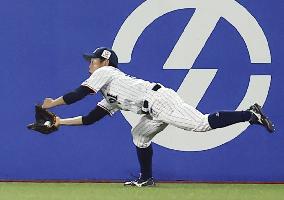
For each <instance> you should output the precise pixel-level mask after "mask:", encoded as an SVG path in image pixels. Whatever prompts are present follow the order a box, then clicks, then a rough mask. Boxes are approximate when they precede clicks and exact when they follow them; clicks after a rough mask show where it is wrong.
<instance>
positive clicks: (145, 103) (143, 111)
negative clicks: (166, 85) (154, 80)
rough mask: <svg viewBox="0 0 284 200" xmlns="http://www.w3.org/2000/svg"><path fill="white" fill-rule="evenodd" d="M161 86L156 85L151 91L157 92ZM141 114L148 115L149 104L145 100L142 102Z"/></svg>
mask: <svg viewBox="0 0 284 200" xmlns="http://www.w3.org/2000/svg"><path fill="white" fill-rule="evenodd" d="M161 87H162V86H161V85H160V84H156V85H155V86H154V87H153V88H152V90H153V91H158V90H159V89H160V88H161ZM142 113H143V114H149V102H148V101H147V100H144V102H143V106H142Z"/></svg>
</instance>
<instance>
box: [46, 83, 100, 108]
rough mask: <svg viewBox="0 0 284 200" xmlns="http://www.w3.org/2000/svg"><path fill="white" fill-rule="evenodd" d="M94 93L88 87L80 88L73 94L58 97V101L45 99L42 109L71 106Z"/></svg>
mask: <svg viewBox="0 0 284 200" xmlns="http://www.w3.org/2000/svg"><path fill="white" fill-rule="evenodd" d="M91 93H94V91H93V90H92V89H90V88H88V87H86V86H82V85H81V86H80V87H78V88H77V89H75V90H74V91H72V92H69V93H67V94H65V95H64V96H61V97H58V98H57V99H52V98H45V100H44V102H43V104H42V107H43V108H52V107H55V106H60V105H65V104H67V105H70V104H73V103H75V102H77V101H79V100H81V99H83V98H84V97H85V96H87V95H88V94H91Z"/></svg>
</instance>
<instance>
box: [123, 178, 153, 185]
mask: <svg viewBox="0 0 284 200" xmlns="http://www.w3.org/2000/svg"><path fill="white" fill-rule="evenodd" d="M124 186H136V187H153V186H156V183H155V181H154V179H153V177H151V178H148V179H147V180H143V179H141V178H138V179H137V180H134V181H127V182H125V183H124Z"/></svg>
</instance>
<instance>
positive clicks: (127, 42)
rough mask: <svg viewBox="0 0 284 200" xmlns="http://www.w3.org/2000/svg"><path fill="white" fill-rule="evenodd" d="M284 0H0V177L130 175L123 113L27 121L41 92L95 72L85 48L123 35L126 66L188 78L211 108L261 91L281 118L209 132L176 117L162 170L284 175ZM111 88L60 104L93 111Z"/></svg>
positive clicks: (181, 175)
mask: <svg viewBox="0 0 284 200" xmlns="http://www.w3.org/2000/svg"><path fill="white" fill-rule="evenodd" d="M283 8H284V3H283V1H275V0H274V1H268V0H260V1H257V3H256V2H255V1H244V0H240V1H238V2H235V1H232V0H216V1H214V3H212V1H211V0H207V1H206V0H204V1H201V0H200V1H193V0H187V1H184V0H177V1H169V0H163V1H162V0H148V1H142V0H138V1H133V0H123V1H113V0H109V1H97V0H83V1H74V0H72V1H70V0H68V1H67V0H60V1H58V0H47V1H39V0H25V1H20V0H9V1H8V0H3V1H1V6H0V15H1V17H0V26H1V29H0V44H1V48H0V53H1V59H0V70H1V73H0V76H1V77H0V83H1V105H2V106H1V110H2V112H1V113H2V114H1V122H2V123H1V127H2V128H1V131H0V160H1V161H0V162H1V164H0V179H2V180H3V179H4V180H39V179H44V180H83V179H92V180H93V179H96V180H101V179H103V180H120V179H128V178H130V177H131V176H132V175H133V174H134V175H136V174H137V173H138V172H139V170H138V162H137V158H136V152H135V148H134V145H133V143H132V138H131V126H132V125H133V123H134V122H130V123H128V121H127V120H126V119H125V117H124V115H123V114H125V113H123V114H122V113H120V112H118V113H116V114H115V115H114V116H113V117H106V118H105V119H103V120H101V121H100V122H98V123H96V124H94V125H91V126H86V127H83V126H81V127H79V126H78V127H67V126H64V127H61V128H60V130H59V131H58V132H56V133H54V134H51V135H41V134H37V133H35V132H32V131H29V130H28V129H27V128H26V125H27V124H28V123H30V122H32V121H33V120H34V116H33V115H34V104H35V103H39V102H42V101H43V99H44V98H45V97H52V98H56V97H58V96H61V95H63V94H65V93H66V92H69V91H71V90H73V89H74V88H76V87H78V86H79V85H80V83H81V82H83V81H84V80H85V79H86V78H88V63H86V62H85V61H84V60H83V58H82V53H85V52H90V51H92V50H94V49H96V48H97V47H99V46H108V47H112V46H113V48H114V49H115V50H116V51H117V53H118V55H119V59H120V63H121V64H120V68H121V70H123V71H125V72H126V73H129V74H131V75H133V76H136V77H139V78H143V79H146V80H150V81H153V82H160V83H162V84H163V85H165V86H168V87H171V88H173V89H175V90H179V91H180V94H181V96H182V97H183V98H185V100H186V101H187V102H189V103H191V104H192V105H194V106H195V105H197V108H198V109H199V110H200V111H201V112H203V113H210V112H215V111H218V110H235V109H241V108H244V107H246V106H248V104H249V103H252V102H254V101H259V102H260V103H261V104H263V105H264V110H265V112H266V113H267V114H268V115H269V116H270V118H271V119H272V120H273V121H274V123H275V125H276V133H275V134H268V133H267V132H266V130H265V129H263V128H262V127H259V126H252V127H248V128H246V126H247V124H243V125H240V126H236V127H235V128H232V129H224V130H220V131H219V132H211V133H210V132H208V133H200V135H198V134H199V133H192V132H182V131H181V130H178V129H173V128H171V127H170V128H169V129H168V130H167V129H166V130H165V132H162V133H160V134H159V135H158V136H157V138H156V139H155V143H156V144H154V160H153V168H154V175H155V178H156V179H159V180H191V181H260V182H265V181H272V182H274V181H275V182H283V181H284V170H283V169H284V154H283V152H284V136H283V129H284V126H283V121H284V114H283V102H282V101H283V97H284V95H283V94H284V90H283V88H284V87H283V78H282V75H283V73H284V68H283V66H282V65H283V39H284V38H283V22H282V20H283V17H284V16H283V14H282V13H283V12H282V10H283ZM219 15H220V16H219ZM219 18H220V19H219ZM214 19H215V21H214ZM216 19H217V20H216ZM218 19H219V20H218ZM214 23H215V24H214ZM210 28H211V30H210ZM197 33H198V34H197ZM182 36H183V37H182ZM136 39H137V41H136ZM171 53H172V54H171ZM130 55H131V57H130ZM165 63H166V64H165ZM164 65H165V66H164ZM201 69H203V70H201ZM206 77H207V78H206ZM252 79H255V80H252ZM253 81H255V82H253ZM182 83H183V84H182ZM248 88H249V89H248ZM101 98H102V97H101V96H100V95H99V94H98V95H96V96H89V97H87V98H86V99H84V100H82V101H80V102H78V103H76V104H73V105H70V106H61V107H57V108H53V109H51V110H52V111H54V112H55V113H57V114H58V115H59V116H60V117H73V116H77V115H84V114H86V113H88V112H89V111H90V110H91V109H92V108H94V107H95V105H96V103H97V102H98V101H99V100H100V99H101ZM241 102H242V103H241ZM125 115H127V113H126V114H125ZM131 124H132V125H131ZM184 138H187V139H184Z"/></svg>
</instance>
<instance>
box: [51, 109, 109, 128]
mask: <svg viewBox="0 0 284 200" xmlns="http://www.w3.org/2000/svg"><path fill="white" fill-rule="evenodd" d="M107 115H110V113H109V112H108V111H106V110H105V109H103V108H101V107H100V106H97V107H96V108H95V109H93V110H92V111H91V112H90V113H89V114H88V115H86V116H77V117H72V118H65V119H61V118H59V117H57V118H56V126H60V125H67V126H72V125H74V126H76V125H91V124H93V123H95V122H97V121H99V120H100V119H102V118H103V117H105V116H107Z"/></svg>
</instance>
